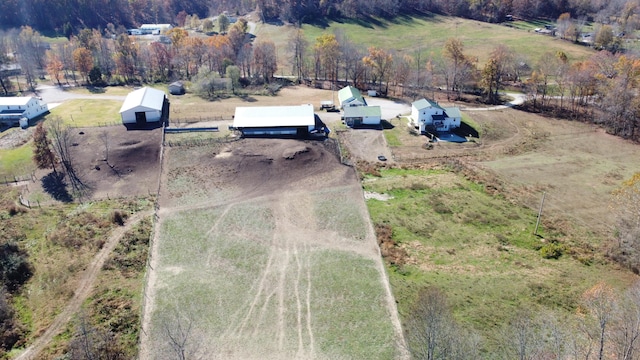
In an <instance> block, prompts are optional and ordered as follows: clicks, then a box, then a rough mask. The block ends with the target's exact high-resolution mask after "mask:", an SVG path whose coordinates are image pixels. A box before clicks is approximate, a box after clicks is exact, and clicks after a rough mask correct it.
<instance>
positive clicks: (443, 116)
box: [411, 99, 462, 134]
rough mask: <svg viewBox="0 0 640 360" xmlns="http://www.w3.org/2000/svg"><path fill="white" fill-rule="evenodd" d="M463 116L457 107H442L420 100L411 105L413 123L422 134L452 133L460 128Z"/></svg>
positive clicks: (433, 102) (435, 103)
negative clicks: (432, 132) (433, 132)
mask: <svg viewBox="0 0 640 360" xmlns="http://www.w3.org/2000/svg"><path fill="white" fill-rule="evenodd" d="M461 121H462V114H461V113H460V109H459V108H457V107H447V108H445V107H441V106H440V105H438V103H437V102H435V101H433V100H427V99H420V100H418V101H415V102H413V103H412V104H411V123H412V124H413V126H414V127H415V128H416V129H419V130H420V133H423V134H424V133H427V132H431V131H440V132H445V131H451V130H452V129H455V128H459V127H460V123H461Z"/></svg>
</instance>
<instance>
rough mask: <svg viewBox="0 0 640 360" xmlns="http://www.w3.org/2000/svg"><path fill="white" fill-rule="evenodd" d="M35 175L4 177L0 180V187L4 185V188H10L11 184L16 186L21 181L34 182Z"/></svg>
mask: <svg viewBox="0 0 640 360" xmlns="http://www.w3.org/2000/svg"><path fill="white" fill-rule="evenodd" d="M35 176H36V175H35V173H34V172H32V173H30V174H28V175H13V176H11V177H8V176H7V175H4V177H3V178H2V180H1V181H0V185H6V186H10V185H11V184H17V183H19V182H23V181H33V182H35V181H36V178H35Z"/></svg>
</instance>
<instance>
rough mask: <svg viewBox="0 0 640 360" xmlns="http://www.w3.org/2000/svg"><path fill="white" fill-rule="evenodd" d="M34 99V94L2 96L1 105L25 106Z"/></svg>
mask: <svg viewBox="0 0 640 360" xmlns="http://www.w3.org/2000/svg"><path fill="white" fill-rule="evenodd" d="M31 99H33V97H32V96H17V97H0V106H9V105H13V106H20V105H22V106H24V105H27V104H28V103H29V101H31Z"/></svg>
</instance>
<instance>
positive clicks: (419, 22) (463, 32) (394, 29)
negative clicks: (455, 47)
mask: <svg viewBox="0 0 640 360" xmlns="http://www.w3.org/2000/svg"><path fill="white" fill-rule="evenodd" d="M375 20H376V22H366V23H365V22H359V21H351V22H348V21H345V22H335V21H334V22H329V23H328V24H327V26H314V25H309V24H305V25H303V26H302V30H303V31H304V34H305V36H306V38H307V39H308V41H309V44H310V47H309V51H310V52H311V50H312V48H313V44H314V43H315V39H316V38H318V37H319V36H320V35H321V34H323V33H329V34H332V33H335V32H340V33H343V34H344V35H345V36H347V37H348V38H349V39H350V40H351V41H352V42H354V43H356V44H358V45H360V46H363V47H369V46H377V47H381V48H383V49H387V50H393V51H395V52H397V53H398V55H403V54H407V55H411V56H414V57H416V55H417V54H420V55H421V58H422V59H423V60H426V59H429V58H433V57H438V56H440V55H441V53H442V48H443V46H444V43H445V41H446V40H447V39H448V38H452V37H457V38H459V39H460V40H462V42H463V44H464V47H465V53H466V54H467V55H469V56H471V57H474V58H477V59H478V63H479V66H482V65H483V64H484V63H485V61H486V60H487V59H488V57H489V53H490V52H491V50H492V49H493V48H495V47H496V46H497V45H507V46H508V47H510V48H511V49H513V51H514V52H516V53H517V54H519V55H523V56H525V57H527V58H528V59H529V62H530V63H532V64H535V63H536V62H537V61H538V59H539V58H540V56H541V55H542V54H543V53H545V52H547V51H552V52H556V51H564V52H565V53H566V54H567V55H568V57H569V59H570V60H571V61H575V60H582V59H585V58H587V57H589V56H590V55H591V54H593V50H591V49H590V48H588V47H583V46H579V45H575V44H573V43H571V42H567V41H561V40H557V39H554V38H552V37H550V36H542V35H539V34H535V33H534V32H533V29H534V28H536V27H543V26H544V24H536V23H520V22H516V23H518V26H517V27H509V26H505V25H500V24H489V23H484V22H479V21H474V20H468V19H462V18H455V17H446V16H440V15H429V16H421V17H409V16H404V17H403V16H401V17H398V18H396V19H393V20H385V19H375ZM293 31H294V28H293V27H288V26H274V25H269V24H260V26H259V27H258V29H257V31H256V32H257V36H258V39H260V38H261V37H263V38H268V39H271V40H272V41H274V42H275V43H276V46H277V47H278V54H279V59H281V58H287V55H286V54H288V50H287V46H288V43H289V42H288V39H289V37H290V36H291V34H292V33H293ZM281 54H282V55H281ZM287 60H288V58H287ZM279 62H280V61H279ZM281 71H284V73H288V72H290V71H291V70H290V69H289V68H284V69H279V71H278V73H280V72H281Z"/></svg>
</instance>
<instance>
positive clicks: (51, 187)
mask: <svg viewBox="0 0 640 360" xmlns="http://www.w3.org/2000/svg"><path fill="white" fill-rule="evenodd" d="M41 181H42V188H43V189H44V191H45V192H46V193H47V194H49V195H51V197H52V198H54V199H55V200H58V201H62V202H65V203H69V202H72V201H73V197H72V196H71V194H69V191H67V184H66V183H65V182H64V174H62V173H58V172H51V173H49V175H47V176H45V177H43V178H42V180H41Z"/></svg>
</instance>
